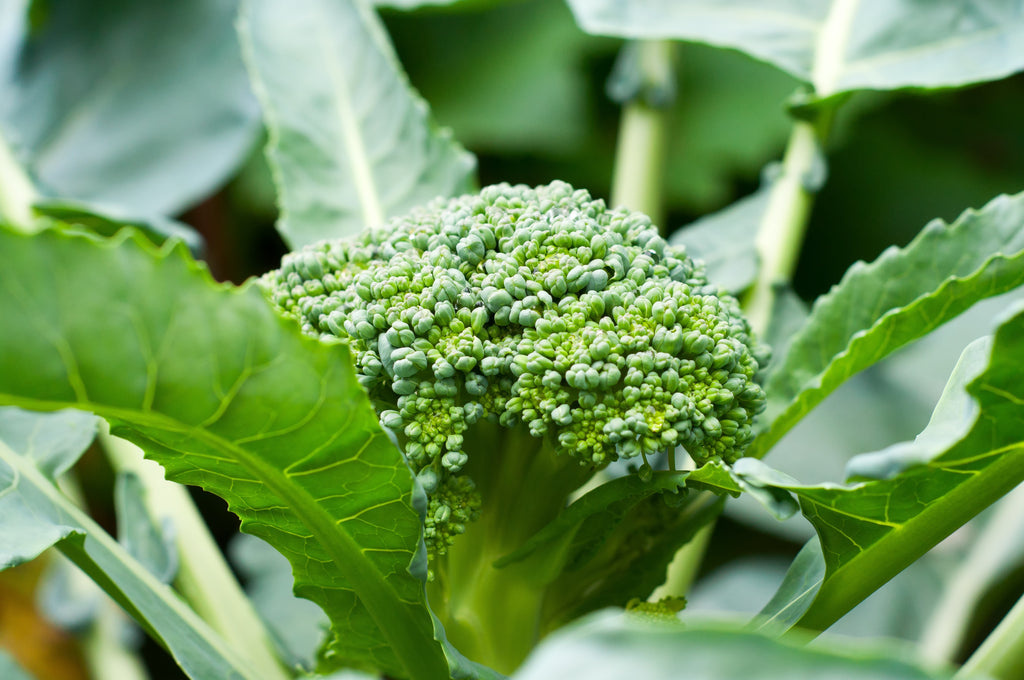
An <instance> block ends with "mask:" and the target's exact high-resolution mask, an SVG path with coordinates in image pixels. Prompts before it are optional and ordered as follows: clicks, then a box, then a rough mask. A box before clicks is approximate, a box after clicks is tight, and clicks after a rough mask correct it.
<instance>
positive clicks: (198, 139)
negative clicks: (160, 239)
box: [0, 0, 259, 216]
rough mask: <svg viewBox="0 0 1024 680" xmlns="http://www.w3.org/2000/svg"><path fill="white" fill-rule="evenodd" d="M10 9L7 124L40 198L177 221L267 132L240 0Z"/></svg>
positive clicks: (2, 8)
mask: <svg viewBox="0 0 1024 680" xmlns="http://www.w3.org/2000/svg"><path fill="white" fill-rule="evenodd" d="M45 4H46V11H45V12H43V13H42V19H43V20H42V21H40V22H37V23H35V24H34V25H32V26H31V28H30V27H29V26H28V23H29V20H28V18H27V16H26V15H27V7H28V5H29V2H28V0H13V1H11V2H4V3H0V89H2V91H3V93H4V96H3V98H2V99H0V128H2V129H3V130H4V132H6V133H7V134H8V135H9V139H10V140H11V142H12V146H14V147H15V148H16V149H18V150H19V151H22V152H24V158H25V160H26V161H27V163H26V164H27V169H28V171H29V173H30V174H31V175H33V176H34V177H35V178H37V179H38V180H39V184H40V188H41V190H42V193H48V192H51V191H52V192H53V193H55V194H56V195H59V196H60V197H61V198H75V199H80V200H84V201H89V202H96V203H100V204H110V205H115V206H118V207H120V208H122V209H124V210H125V211H127V212H129V213H130V214H132V215H133V216H142V215H144V216H152V215H173V214H176V213H179V212H181V211H182V210H184V209H185V208H187V207H188V206H189V205H191V204H193V203H195V202H196V201H197V200H199V199H201V198H203V197H205V196H207V195H208V194H209V193H210V192H211V191H213V190H214V189H216V188H217V187H218V186H219V185H221V184H222V183H223V182H224V181H225V180H226V179H227V178H228V177H229V176H230V175H231V174H232V173H233V172H234V171H235V169H236V168H237V167H238V166H239V165H240V164H241V163H242V161H243V160H244V159H245V157H246V155H247V154H248V152H249V149H250V148H251V147H252V145H253V143H254V142H255V141H256V136H257V133H258V131H259V106H258V105H257V103H256V100H255V98H254V97H253V95H252V92H251V91H250V89H249V84H248V80H247V78H246V73H245V67H244V65H243V63H242V58H241V55H240V53H239V48H238V44H237V41H236V40H235V37H234V22H235V17H236V15H237V7H238V0H216V1H210V0H177V1H176V2H124V1H123V0H96V1H95V2H89V3H81V2H47V3H45Z"/></svg>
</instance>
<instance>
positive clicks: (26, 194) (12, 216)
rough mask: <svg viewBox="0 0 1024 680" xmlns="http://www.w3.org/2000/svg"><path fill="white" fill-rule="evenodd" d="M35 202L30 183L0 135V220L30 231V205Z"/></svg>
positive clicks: (31, 216) (31, 220) (31, 217)
mask: <svg viewBox="0 0 1024 680" xmlns="http://www.w3.org/2000/svg"><path fill="white" fill-rule="evenodd" d="M35 200H36V190H35V188H34V187H33V186H32V182H31V181H29V178H28V175H26V174H25V171H24V170H23V169H22V167H21V165H20V164H19V163H18V161H17V160H16V159H15V158H14V153H13V151H12V150H11V147H10V146H8V144H7V140H5V139H4V138H3V135H0V220H2V221H4V222H7V223H8V224H9V225H11V226H13V227H18V228H20V229H23V230H25V231H32V222H33V215H32V204H33V203H34V202H35Z"/></svg>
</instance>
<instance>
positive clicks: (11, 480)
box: [0, 409, 263, 680]
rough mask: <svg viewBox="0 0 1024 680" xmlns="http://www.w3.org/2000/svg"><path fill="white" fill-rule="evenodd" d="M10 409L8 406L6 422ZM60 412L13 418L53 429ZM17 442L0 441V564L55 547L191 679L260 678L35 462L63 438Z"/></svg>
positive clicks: (51, 452) (50, 452) (10, 563)
mask: <svg viewBox="0 0 1024 680" xmlns="http://www.w3.org/2000/svg"><path fill="white" fill-rule="evenodd" d="M11 413H12V411H11V410H10V409H5V410H4V414H3V420H8V419H9V418H10V414H11ZM64 415H65V414H63V413H61V414H57V416H49V417H47V416H38V415H36V414H27V415H23V416H18V420H19V421H21V422H22V423H24V421H25V418H26V417H27V418H32V417H35V418H40V424H39V425H40V426H39V430H40V431H41V430H43V429H46V430H55V429H58V426H59V422H58V421H59V419H60V417H61V416H64ZM90 418H91V416H90ZM15 446H19V450H15V449H14V448H13V447H12V446H11V445H8V444H7V443H5V442H0V517H2V518H3V531H0V569H3V568H7V567H10V566H14V565H16V564H20V563H22V562H25V561H27V560H30V559H33V558H34V557H36V556H37V555H38V554H39V553H40V552H42V551H43V550H45V549H46V548H49V547H51V546H53V545H57V547H58V548H60V550H61V551H62V552H63V553H64V554H65V555H67V556H68V557H69V558H70V559H71V560H72V561H73V562H74V563H75V564H76V565H78V567H79V568H81V569H83V570H84V571H85V572H86V573H88V574H89V575H90V576H91V577H92V578H93V579H94V580H95V581H96V582H97V583H99V584H100V585H101V586H102V587H103V588H104V590H106V591H107V593H108V594H109V595H111V597H113V598H114V599H115V600H117V601H118V603H119V604H120V605H121V606H122V607H124V608H125V609H126V610H127V611H128V612H129V613H130V614H132V615H133V616H134V617H135V619H136V620H137V621H138V622H139V623H140V624H141V625H142V626H143V627H144V628H146V630H148V631H149V633H150V634H151V635H152V636H153V637H154V638H155V639H156V640H157V641H158V642H160V643H161V644H163V645H164V646H165V647H166V648H167V650H168V651H169V652H170V653H171V655H172V656H173V657H174V659H175V661H177V662H178V664H179V665H180V666H181V667H182V669H183V670H184V671H185V673H186V674H188V676H189V677H191V678H194V679H195V680H201V679H205V678H237V679H239V680H243V679H251V680H259V679H260V678H262V677H263V675H262V674H261V673H260V672H258V671H257V670H256V669H253V668H250V667H249V665H248V662H247V661H246V660H245V659H244V658H242V657H241V656H239V655H238V653H237V652H235V651H234V650H232V649H230V648H228V647H227V646H226V645H225V644H224V642H223V640H222V639H221V638H220V637H219V636H218V635H217V634H216V633H215V632H214V631H213V630H212V629H210V628H209V626H207V625H206V624H205V623H204V622H203V621H202V620H201V619H200V618H199V617H198V615H196V614H195V612H193V611H192V610H191V609H189V608H188V607H187V606H186V605H185V604H184V603H183V602H182V600H181V598H179V597H178V596H177V595H176V594H175V593H173V592H172V591H171V590H170V588H169V587H167V586H166V585H165V584H163V583H160V582H159V581H158V580H156V579H155V578H154V577H153V576H152V575H151V574H150V573H149V572H148V571H147V570H146V568H145V567H144V566H143V565H141V564H140V563H139V562H137V561H136V560H134V559H133V558H132V557H131V555H129V554H128V553H127V552H126V551H125V550H124V549H123V548H122V547H121V546H120V545H118V543H117V542H116V541H115V540H114V539H113V538H111V537H110V536H109V535H108V534H107V533H106V532H104V531H103V529H101V528H100V527H99V526H98V525H97V524H96V523H95V522H94V521H93V520H92V519H90V518H89V517H88V516H87V515H86V514H85V513H83V512H82V511H81V510H79V509H78V508H77V507H76V506H75V504H74V503H72V502H71V501H70V500H68V498H67V497H66V496H64V494H62V493H61V492H60V491H59V490H58V489H57V487H56V485H55V484H54V482H53V480H52V478H51V477H49V476H48V474H47V472H46V470H45V469H44V468H42V467H41V466H40V461H46V460H53V459H54V458H55V457H56V456H58V455H59V454H57V453H56V452H57V451H58V450H59V449H61V448H63V446H64V443H63V442H56V443H54V444H53V446H52V447H51V445H50V443H47V442H44V441H42V440H41V439H37V440H36V441H35V442H32V444H31V447H30V448H24V441H22V442H18V443H16V444H15ZM79 453H80V452H79ZM88 614H89V612H86V613H85V615H86V616H88ZM5 677H6V676H5Z"/></svg>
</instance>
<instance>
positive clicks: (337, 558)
mask: <svg viewBox="0 0 1024 680" xmlns="http://www.w3.org/2000/svg"><path fill="white" fill-rule="evenodd" d="M0 405H12V406H20V407H22V408H26V409H29V410H35V411H56V410H60V409H64V408H76V409H80V410H86V411H91V412H93V413H95V414H96V415H99V416H101V417H104V418H116V419H118V420H122V421H124V422H126V423H132V424H133V425H139V426H142V427H148V428H153V429H157V430H161V431H164V432H174V433H179V434H185V435H188V436H190V437H192V438H194V439H196V440H199V441H201V442H203V443H204V444H206V445H208V446H210V447H211V448H213V449H216V450H219V451H221V452H222V453H225V454H226V455H228V456H229V457H231V458H232V459H233V460H234V461H235V462H236V463H238V464H239V465H241V466H242V467H243V468H244V469H245V470H246V471H248V472H249V473H250V474H252V475H253V477H254V478H256V479H258V480H260V481H261V482H263V483H264V484H265V485H266V486H267V487H268V488H269V489H270V490H271V491H272V492H273V493H274V494H275V495H276V496H277V497H278V498H280V499H281V500H283V501H285V504H286V505H287V507H288V509H289V510H291V511H292V512H293V513H295V515H296V516H297V517H298V518H299V520H300V521H301V522H302V523H303V525H305V526H306V528H307V529H309V531H310V532H311V533H312V534H313V537H314V538H315V539H316V540H317V541H318V542H319V543H320V545H322V546H323V547H324V549H325V550H326V551H327V553H328V554H329V555H330V557H331V560H332V561H333V562H334V563H335V566H336V567H337V569H338V570H339V572H340V573H343V574H347V575H349V576H350V578H351V580H352V581H353V582H355V583H358V584H359V587H358V588H352V591H353V592H354V593H355V594H356V596H357V597H358V598H359V600H360V601H361V602H362V603H363V605H364V606H365V607H366V609H367V611H368V612H369V613H370V615H371V617H372V618H373V620H374V622H375V623H376V624H377V626H378V627H379V628H380V630H381V633H382V634H383V635H384V637H385V638H386V639H387V641H388V644H389V645H390V646H391V648H392V650H393V651H394V652H395V654H396V656H398V658H399V659H400V660H401V662H402V664H403V665H404V666H405V667H406V669H407V670H408V671H409V673H410V677H416V676H417V675H419V673H417V664H425V663H427V659H429V658H430V656H434V655H435V654H436V652H435V650H434V649H433V646H431V649H429V650H428V649H416V650H415V651H412V652H411V653H406V654H403V653H402V652H401V650H402V649H404V648H408V647H413V648H422V647H423V646H424V645H420V644H417V643H418V642H419V641H421V640H422V637H423V635H422V631H421V630H419V628H418V627H417V626H416V625H415V623H414V617H411V616H406V615H403V613H404V611H406V610H407V609H408V607H409V606H410V603H407V602H405V601H404V600H402V598H401V597H399V595H398V593H397V592H396V591H395V590H394V588H393V587H392V586H391V584H389V583H388V582H387V581H386V580H385V579H384V577H383V575H382V574H381V573H380V571H378V570H377V568H376V567H375V566H374V565H373V563H372V562H370V560H369V559H368V558H367V557H366V555H365V553H364V551H363V550H362V549H361V548H360V547H359V545H358V544H357V543H356V542H355V540H354V539H353V538H352V537H351V536H349V534H348V532H347V531H345V529H344V528H343V527H342V526H340V525H339V524H337V523H336V522H335V520H334V519H333V518H332V517H331V516H330V515H328V513H327V512H326V511H325V510H324V509H323V508H321V507H320V506H319V505H318V504H317V502H316V501H315V500H314V499H313V497H312V496H310V495H309V493H308V492H307V491H306V490H305V489H303V488H301V487H299V486H298V485H295V484H290V483H288V481H287V479H288V478H287V476H286V475H284V474H283V473H281V472H279V471H278V470H276V469H275V468H274V467H272V466H270V465H268V464H266V463H264V462H263V461H261V460H259V459H258V458H257V457H255V456H253V455H252V454H250V453H249V452H248V451H246V450H245V449H244V448H243V447H240V446H237V445H236V444H235V443H234V442H231V441H228V440H227V439H224V438H223V437H220V436H218V435H215V434H213V433H212V432H210V431H208V430H204V429H201V428H197V427H195V426H191V425H186V424H185V423H182V422H181V421H179V420H176V419H174V418H171V417H169V416H165V415H162V414H157V413H152V412H150V413H145V412H140V411H135V410H131V409H124V408H116V407H109V406H106V405H103V404H96V403H93V402H88V401H53V400H40V399H27V398H20V397H18V396H17V395H10V394H2V393H0ZM353 577H354V578H353ZM400 612H403V613H400ZM410 642H412V643H413V644H411V645H410V644H408V643H410ZM428 652H429V655H428ZM410 657H411V658H410Z"/></svg>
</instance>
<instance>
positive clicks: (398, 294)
mask: <svg viewBox="0 0 1024 680" xmlns="http://www.w3.org/2000/svg"><path fill="white" fill-rule="evenodd" d="M263 284H264V286H265V288H266V290H267V291H268V294H269V296H270V297H271V299H272V300H273V302H274V303H275V304H276V305H277V306H278V307H279V308H280V309H281V310H282V311H283V312H284V313H286V314H288V315H290V316H293V317H294V318H296V319H298V320H299V322H300V323H301V324H302V327H303V330H304V331H305V332H306V333H308V334H310V335H314V336H333V337H340V338H346V339H347V340H348V341H349V343H350V345H351V347H352V350H353V352H354V355H355V358H356V370H357V373H358V376H359V380H360V381H361V383H362V384H363V386H364V387H365V388H366V389H367V390H368V391H369V393H370V396H371V398H372V399H373V400H374V401H375V403H377V404H378V405H380V408H379V413H380V418H381V422H382V424H383V425H385V426H386V427H388V428H390V429H391V430H393V431H394V432H395V433H397V434H398V435H399V437H400V440H401V442H402V445H403V447H404V450H405V454H406V456H407V458H408V459H409V461H410V463H411V465H412V466H413V468H414V469H415V470H416V471H417V472H418V473H420V478H421V479H422V480H424V482H425V484H424V486H425V487H426V488H427V491H428V494H429V495H430V497H431V504H430V508H429V510H428V518H427V522H428V544H429V545H430V547H431V548H432V550H433V551H434V552H435V553H442V552H444V549H445V548H446V547H447V545H449V544H450V542H451V540H453V538H454V536H455V535H456V534H458V533H459V532H460V531H461V529H462V527H463V526H464V525H465V523H466V522H468V521H472V519H473V517H474V516H475V515H476V513H477V512H478V511H479V502H478V501H474V500H467V499H471V498H472V494H471V486H470V485H469V483H468V482H467V481H455V480H458V479H463V480H464V479H465V478H464V477H459V476H458V473H459V472H460V471H461V470H462V468H463V467H464V466H465V465H466V463H467V460H468V457H469V456H473V455H474V454H476V453H477V452H475V451H473V446H472V435H473V426H474V424H476V423H478V422H479V421H481V420H483V419H486V420H489V421H492V422H497V423H500V425H502V426H504V427H525V428H527V429H528V431H529V433H530V434H531V435H533V436H534V437H537V438H549V439H550V441H551V442H552V443H553V444H554V447H555V449H556V450H557V452H558V454H559V455H564V456H569V457H572V458H574V459H576V460H578V461H579V462H580V463H581V464H584V465H589V466H593V467H595V468H596V467H600V466H602V465H605V464H607V463H609V462H611V461H614V460H616V459H619V458H633V457H637V456H646V455H649V454H654V453H658V452H664V451H666V450H669V449H674V448H675V447H677V446H683V447H685V449H686V451H687V452H688V453H689V454H690V455H691V456H692V457H693V458H694V459H695V460H696V461H697V462H698V463H703V462H705V461H707V460H708V459H710V458H712V457H720V458H722V459H724V460H726V461H731V460H733V459H735V458H737V457H739V456H740V454H741V452H742V451H743V448H744V447H745V446H746V444H747V443H749V441H750V440H751V439H752V433H751V421H752V419H753V417H754V416H755V415H756V414H757V413H759V412H760V411H761V410H762V409H763V408H764V405H765V395H764V392H763V390H762V389H761V387H760V386H759V385H758V384H757V383H756V382H755V380H754V376H755V374H756V373H757V372H758V369H759V358H761V357H760V350H759V349H758V348H756V347H755V343H754V341H753V339H752V337H751V333H750V328H749V326H748V324H747V321H746V320H745V318H744V317H743V315H742V313H741V312H740V309H739V305H738V303H737V301H736V300H735V299H734V298H732V297H730V296H729V295H727V294H725V293H723V292H722V291H721V290H719V289H718V288H717V287H716V286H714V285H712V284H710V283H708V281H707V280H706V279H705V277H704V273H703V269H702V267H701V266H700V265H699V264H698V263H696V262H694V261H693V260H691V259H690V258H688V257H687V256H686V254H685V251H684V249H683V248H682V247H678V246H670V245H668V244H667V243H666V242H665V240H664V239H662V238H661V237H660V236H659V235H658V231H657V229H656V228H655V227H654V226H653V225H652V224H651V223H650V220H649V219H648V218H647V217H646V216H644V215H642V214H640V213H636V212H632V211H628V210H624V209H617V210H609V209H607V208H606V207H605V205H604V203H603V202H602V201H600V200H592V199H591V197H590V195H589V194H588V193H587V192H585V191H579V190H573V189H572V187H570V186H569V185H567V184H565V183H563V182H555V183H553V184H551V185H549V186H541V187H537V188H530V187H526V186H509V185H506V184H501V185H496V186H491V187H487V188H485V189H484V190H482V191H481V192H480V193H479V194H473V195H466V196H461V197H458V198H455V199H451V200H444V201H437V202H435V203H432V204H431V205H429V206H427V207H424V208H421V209H419V210H415V211H413V212H412V213H411V214H409V215H407V216H405V217H402V218H398V219H395V220H392V221H391V222H390V223H389V224H387V225H385V226H383V227H378V228H373V229H369V230H367V231H365V232H363V233H362V234H360V235H359V236H357V237H356V238H354V239H352V240H338V241H325V242H321V243H318V244H315V245H312V246H310V247H307V248H305V249H303V250H300V251H297V252H295V253H292V254H290V255H288V256H286V257H285V259H284V261H283V263H282V267H281V269H279V270H276V271H273V272H270V273H269V274H267V275H266V276H265V277H264V279H263ZM481 453H485V452H481Z"/></svg>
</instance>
